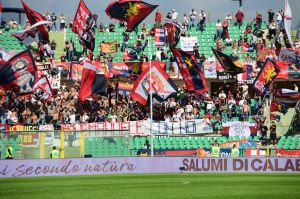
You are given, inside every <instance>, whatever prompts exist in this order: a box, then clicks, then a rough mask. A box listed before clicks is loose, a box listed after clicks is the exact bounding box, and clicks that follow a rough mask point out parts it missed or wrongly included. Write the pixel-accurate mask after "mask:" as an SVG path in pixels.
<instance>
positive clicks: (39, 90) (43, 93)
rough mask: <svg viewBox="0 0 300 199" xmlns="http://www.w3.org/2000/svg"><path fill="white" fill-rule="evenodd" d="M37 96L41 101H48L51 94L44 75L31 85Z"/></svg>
mask: <svg viewBox="0 0 300 199" xmlns="http://www.w3.org/2000/svg"><path fill="white" fill-rule="evenodd" d="M33 92H35V94H36V96H37V98H38V99H39V100H41V101H48V100H50V99H51V97H52V96H53V92H52V88H51V86H50V83H49V81H48V78H47V77H46V76H43V77H41V78H40V79H39V80H38V81H37V82H36V83H35V84H34V86H33Z"/></svg>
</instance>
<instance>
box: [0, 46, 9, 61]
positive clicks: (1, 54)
mask: <svg viewBox="0 0 300 199" xmlns="http://www.w3.org/2000/svg"><path fill="white" fill-rule="evenodd" d="M0 57H1V58H2V60H4V61H7V60H8V59H9V57H10V54H9V52H8V51H7V50H6V49H5V48H3V47H2V46H0Z"/></svg>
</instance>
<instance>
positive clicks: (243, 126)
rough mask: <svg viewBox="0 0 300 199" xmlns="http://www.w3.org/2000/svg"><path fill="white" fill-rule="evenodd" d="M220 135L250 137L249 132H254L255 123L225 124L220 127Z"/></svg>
mask: <svg viewBox="0 0 300 199" xmlns="http://www.w3.org/2000/svg"><path fill="white" fill-rule="evenodd" d="M222 126H223V129H222V133H223V134H229V136H239V137H242V136H245V137H247V136H250V135H251V132H255V131H256V127H255V123H249V122H227V123H225V124H223V125H222Z"/></svg>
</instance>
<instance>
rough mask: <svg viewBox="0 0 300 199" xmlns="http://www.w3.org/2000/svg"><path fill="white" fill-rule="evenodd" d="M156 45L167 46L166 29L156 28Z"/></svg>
mask: <svg viewBox="0 0 300 199" xmlns="http://www.w3.org/2000/svg"><path fill="white" fill-rule="evenodd" d="M154 30H155V34H154V45H155V46H165V45H166V33H165V29H164V28H155V29H154Z"/></svg>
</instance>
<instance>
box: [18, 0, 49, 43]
mask: <svg viewBox="0 0 300 199" xmlns="http://www.w3.org/2000/svg"><path fill="white" fill-rule="evenodd" d="M21 2H22V4H23V7H24V11H25V14H26V16H27V19H28V21H29V23H30V25H34V24H36V23H37V22H39V21H46V18H45V17H44V16H43V15H42V14H40V13H38V12H36V11H35V10H32V9H31V8H30V7H29V6H28V5H27V4H26V3H25V2H24V1H23V0H21ZM37 29H38V30H39V31H40V33H41V36H42V39H43V40H45V41H49V35H48V29H47V28H46V26H44V25H41V26H38V27H37Z"/></svg>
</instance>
